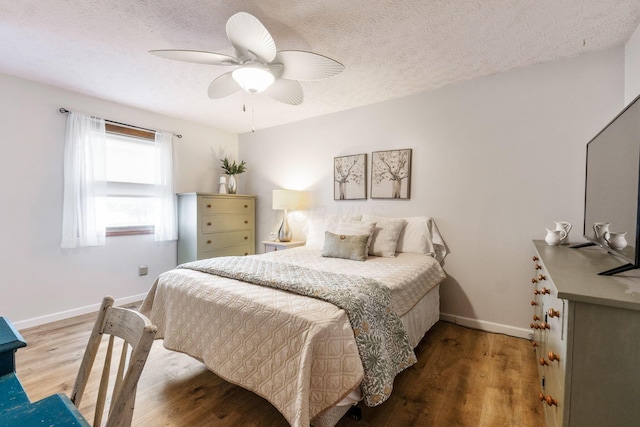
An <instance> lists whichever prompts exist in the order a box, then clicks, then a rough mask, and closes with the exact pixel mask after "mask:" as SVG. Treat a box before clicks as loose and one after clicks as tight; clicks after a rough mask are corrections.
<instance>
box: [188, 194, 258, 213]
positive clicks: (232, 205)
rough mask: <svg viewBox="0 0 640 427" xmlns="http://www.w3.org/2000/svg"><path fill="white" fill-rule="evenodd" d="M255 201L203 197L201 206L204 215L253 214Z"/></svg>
mask: <svg viewBox="0 0 640 427" xmlns="http://www.w3.org/2000/svg"><path fill="white" fill-rule="evenodd" d="M254 204H255V201H254V200H253V199H235V198H234V199H220V198H214V197H202V198H201V200H200V208H201V210H202V214H203V215H211V214H252V213H253V212H254Z"/></svg>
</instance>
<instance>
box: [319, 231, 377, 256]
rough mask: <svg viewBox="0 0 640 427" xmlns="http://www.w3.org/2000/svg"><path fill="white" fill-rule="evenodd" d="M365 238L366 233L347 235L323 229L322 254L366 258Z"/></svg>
mask: <svg viewBox="0 0 640 427" xmlns="http://www.w3.org/2000/svg"><path fill="white" fill-rule="evenodd" d="M367 240H369V235H368V234H358V235H351V236H349V235H345V234H335V233H332V232H330V231H325V233H324V247H323V248H322V256H323V257H331V258H344V259H351V260H354V261H364V260H366V259H367Z"/></svg>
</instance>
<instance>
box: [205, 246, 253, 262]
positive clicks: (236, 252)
mask: <svg viewBox="0 0 640 427" xmlns="http://www.w3.org/2000/svg"><path fill="white" fill-rule="evenodd" d="M254 252H255V251H254V249H253V245H242V246H232V247H230V248H224V249H218V250H215V251H208V252H201V253H200V256H199V258H198V259H206V258H215V257H219V256H243V255H253V253H254Z"/></svg>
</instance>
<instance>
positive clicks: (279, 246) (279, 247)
mask: <svg viewBox="0 0 640 427" xmlns="http://www.w3.org/2000/svg"><path fill="white" fill-rule="evenodd" d="M304 243H305V242H301V241H299V240H292V241H290V242H270V241H268V240H264V241H263V242H262V244H263V245H264V251H265V252H275V251H284V250H285V249H291V248H295V247H297V246H304Z"/></svg>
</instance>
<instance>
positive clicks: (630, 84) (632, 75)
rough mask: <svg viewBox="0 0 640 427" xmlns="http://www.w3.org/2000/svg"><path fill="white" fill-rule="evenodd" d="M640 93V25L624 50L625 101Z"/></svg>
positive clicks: (631, 99) (626, 102) (629, 100)
mask: <svg viewBox="0 0 640 427" xmlns="http://www.w3.org/2000/svg"><path fill="white" fill-rule="evenodd" d="M638 95H640V25H638V27H637V28H636V30H635V31H634V32H633V34H632V35H631V38H629V41H628V42H627V44H626V45H625V52H624V101H625V104H628V103H630V102H631V101H633V100H634V99H635V98H636V97H637V96H638Z"/></svg>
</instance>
